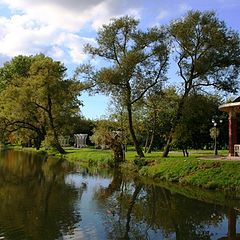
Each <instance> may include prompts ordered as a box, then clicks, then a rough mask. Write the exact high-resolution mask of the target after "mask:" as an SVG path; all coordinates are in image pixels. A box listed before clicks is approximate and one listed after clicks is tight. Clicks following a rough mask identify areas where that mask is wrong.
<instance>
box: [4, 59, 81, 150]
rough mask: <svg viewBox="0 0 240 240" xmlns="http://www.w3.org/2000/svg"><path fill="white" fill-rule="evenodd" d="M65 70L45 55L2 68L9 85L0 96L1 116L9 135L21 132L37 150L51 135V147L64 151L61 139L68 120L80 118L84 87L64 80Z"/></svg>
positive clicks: (16, 60) (13, 61)
mask: <svg viewBox="0 0 240 240" xmlns="http://www.w3.org/2000/svg"><path fill="white" fill-rule="evenodd" d="M65 71H66V68H65V67H64V65H63V64H61V63H60V62H56V61H53V59H51V58H49V57H46V56H44V55H42V54H40V55H36V56H29V57H23V56H19V57H15V58H13V59H12V61H11V62H8V63H6V64H5V65H4V66H3V68H1V71H0V73H2V75H1V76H0V79H1V80H2V79H3V80H4V79H7V82H8V83H7V84H6V85H5V87H4V89H2V91H1V92H0V103H1V106H2V108H1V109H0V115H1V116H2V117H3V118H4V119H5V122H6V126H5V127H6V129H7V130H8V131H9V132H15V135H16V133H19V131H20V130H21V131H22V129H25V131H27V130H28V131H29V132H30V133H29V134H27V135H28V136H31V138H33V139H34V142H35V145H36V147H37V148H39V147H40V144H41V142H42V141H43V140H44V139H45V137H46V136H47V135H48V136H49V137H48V139H49V140H50V143H51V145H53V146H54V147H57V148H58V150H59V151H63V149H61V147H60V145H59V142H58V135H59V134H61V133H62V131H63V130H62V129H63V127H64V126H66V125H67V124H69V123H68V119H70V118H71V117H73V116H74V115H76V114H78V112H79V105H80V102H79V100H78V96H79V93H80V90H81V87H82V86H81V84H79V83H78V82H76V81H74V80H65V79H64V77H65Z"/></svg>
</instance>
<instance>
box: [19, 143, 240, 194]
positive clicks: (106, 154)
mask: <svg viewBox="0 0 240 240" xmlns="http://www.w3.org/2000/svg"><path fill="white" fill-rule="evenodd" d="M23 150H26V149H23ZM27 150H29V149H27ZM41 151H43V150H41ZM50 154H55V155H58V154H56V153H54V152H50ZM219 155H223V156H226V155H227V151H219ZM209 156H212V160H203V159H202V158H204V157H206V158H207V157H209ZM62 157H64V158H66V159H67V160H68V161H70V162H74V163H77V164H81V165H84V166H96V167H109V166H112V165H113V160H112V158H113V155H112V152H111V151H110V150H100V149H94V148H83V149H74V148H69V149H66V154H65V155H64V156H62ZM136 164H137V165H136ZM122 167H123V169H124V170H126V171H127V170H130V171H134V172H137V173H139V175H140V176H145V177H149V178H151V179H154V181H155V182H158V181H166V182H177V183H180V184H183V185H192V186H198V187H201V188H205V189H224V190H227V189H231V190H232V189H234V190H238V191H240V161H230V160H226V161H223V160H214V156H213V151H190V156H189V157H188V158H187V157H183V156H182V153H181V152H176V151H174V152H170V155H169V157H168V158H162V157H161V153H160V152H152V153H151V154H146V156H145V158H144V159H138V158H137V156H136V152H135V151H133V149H131V148H130V150H129V151H127V152H126V162H125V163H124V164H123V166H122Z"/></svg>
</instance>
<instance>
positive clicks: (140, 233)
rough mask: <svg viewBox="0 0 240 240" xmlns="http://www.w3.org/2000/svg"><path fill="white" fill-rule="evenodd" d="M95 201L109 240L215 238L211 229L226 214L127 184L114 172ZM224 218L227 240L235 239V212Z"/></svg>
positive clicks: (158, 190)
mask: <svg viewBox="0 0 240 240" xmlns="http://www.w3.org/2000/svg"><path fill="white" fill-rule="evenodd" d="M95 199H96V200H97V202H98V204H99V207H100V208H105V211H106V212H107V213H108V214H107V217H106V216H105V218H107V219H105V222H106V224H105V228H106V231H107V232H108V238H109V239H178V240H181V239H182V240H186V239H216V238H215V237H216V236H215V235H214V234H216V233H214V232H212V231H210V229H211V226H215V227H216V226H218V225H220V223H221V222H222V221H223V220H224V217H225V213H226V207H225V206H220V205H218V204H213V203H208V204H206V203H205V202H202V201H198V200H195V199H190V198H187V197H185V196H183V195H180V194H177V193H174V192H171V191H170V190H167V189H165V188H161V187H158V186H156V185H143V184H141V183H140V181H139V180H138V179H134V180H133V181H132V182H131V183H129V182H128V181H125V180H124V179H123V176H122V174H121V173H119V172H117V171H116V172H115V174H114V176H113V179H112V182H111V183H110V184H109V186H108V187H107V188H102V189H100V190H99V191H97V192H96V194H95ZM228 217H229V239H236V238H234V237H236V214H235V212H234V214H233V212H232V210H229V211H228ZM230 228H231V229H230ZM231 234H232V237H231Z"/></svg>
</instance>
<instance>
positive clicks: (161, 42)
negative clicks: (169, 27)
mask: <svg viewBox="0 0 240 240" xmlns="http://www.w3.org/2000/svg"><path fill="white" fill-rule="evenodd" d="M138 24H139V22H138V21H137V20H135V19H133V18H131V17H128V16H126V17H121V18H119V19H113V20H112V21H111V22H110V23H109V24H108V25H103V27H102V29H101V30H100V31H99V32H98V37H97V39H96V40H97V44H98V46H97V47H93V46H91V45H87V46H86V48H85V50H86V52H87V53H89V54H91V55H92V56H98V57H100V58H102V59H105V60H107V61H108V66H107V67H103V68H101V69H100V70H99V71H97V73H96V75H95V77H94V78H91V80H93V83H94V84H95V85H96V86H97V88H98V90H100V91H102V92H104V93H107V94H111V95H112V97H113V99H114V100H115V101H118V102H119V103H120V104H122V106H124V107H125V109H126V110H127V113H128V125H129V131H130V134H131V137H132V139H133V142H134V145H135V148H136V151H137V154H138V155H139V156H140V157H143V156H144V154H143V151H142V149H141V147H140V144H139V142H138V139H137V137H136V133H135V129H134V126H133V119H132V114H133V113H132V112H133V108H132V107H133V105H134V104H135V103H136V102H138V101H139V100H140V99H141V98H142V97H143V96H144V94H145V93H146V92H147V91H148V90H149V89H151V88H153V87H155V86H157V85H161V84H162V81H163V80H165V76H164V74H165V72H166V69H167V62H168V52H169V49H168V38H167V33H166V31H165V30H164V29H163V28H157V27H153V28H150V29H148V30H146V31H142V30H139V29H137V27H138ZM81 70H83V68H81V67H80V68H79V69H78V71H80V72H81ZM85 70H86V68H85ZM88 70H89V68H88Z"/></svg>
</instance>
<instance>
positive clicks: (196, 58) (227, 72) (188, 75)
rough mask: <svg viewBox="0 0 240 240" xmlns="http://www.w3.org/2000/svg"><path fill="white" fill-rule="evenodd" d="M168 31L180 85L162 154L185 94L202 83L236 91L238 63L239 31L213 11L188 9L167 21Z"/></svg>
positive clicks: (201, 87)
mask: <svg viewBox="0 0 240 240" xmlns="http://www.w3.org/2000/svg"><path fill="white" fill-rule="evenodd" d="M170 33H171V36H172V38H173V43H174V47H175V51H174V55H175V57H176V62H177V65H178V69H179V76H180V77H181V79H182V83H183V84H182V85H183V89H182V97H181V99H180V101H179V104H178V111H177V114H176V117H175V121H174V123H173V126H172V130H171V132H170V134H169V137H168V141H167V144H166V147H165V151H164V153H163V156H164V157H166V156H167V155H168V153H169V149H170V146H171V143H172V137H173V134H174V131H175V128H176V126H177V124H178V122H179V120H180V118H181V115H182V108H183V105H184V102H185V100H186V99H187V97H188V95H189V94H190V93H191V92H192V91H195V92H196V91H199V90H206V87H210V88H211V89H213V88H215V89H217V90H223V91H227V92H236V90H237V87H238V86H237V78H238V75H239V66H240V41H239V34H238V33H237V32H235V31H233V30H231V29H229V28H227V27H226V25H225V23H224V22H223V21H220V20H219V19H218V18H217V17H216V14H215V13H214V12H199V11H190V12H188V13H187V15H186V16H185V17H184V18H181V19H179V20H176V21H174V22H173V23H172V24H171V25H170Z"/></svg>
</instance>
